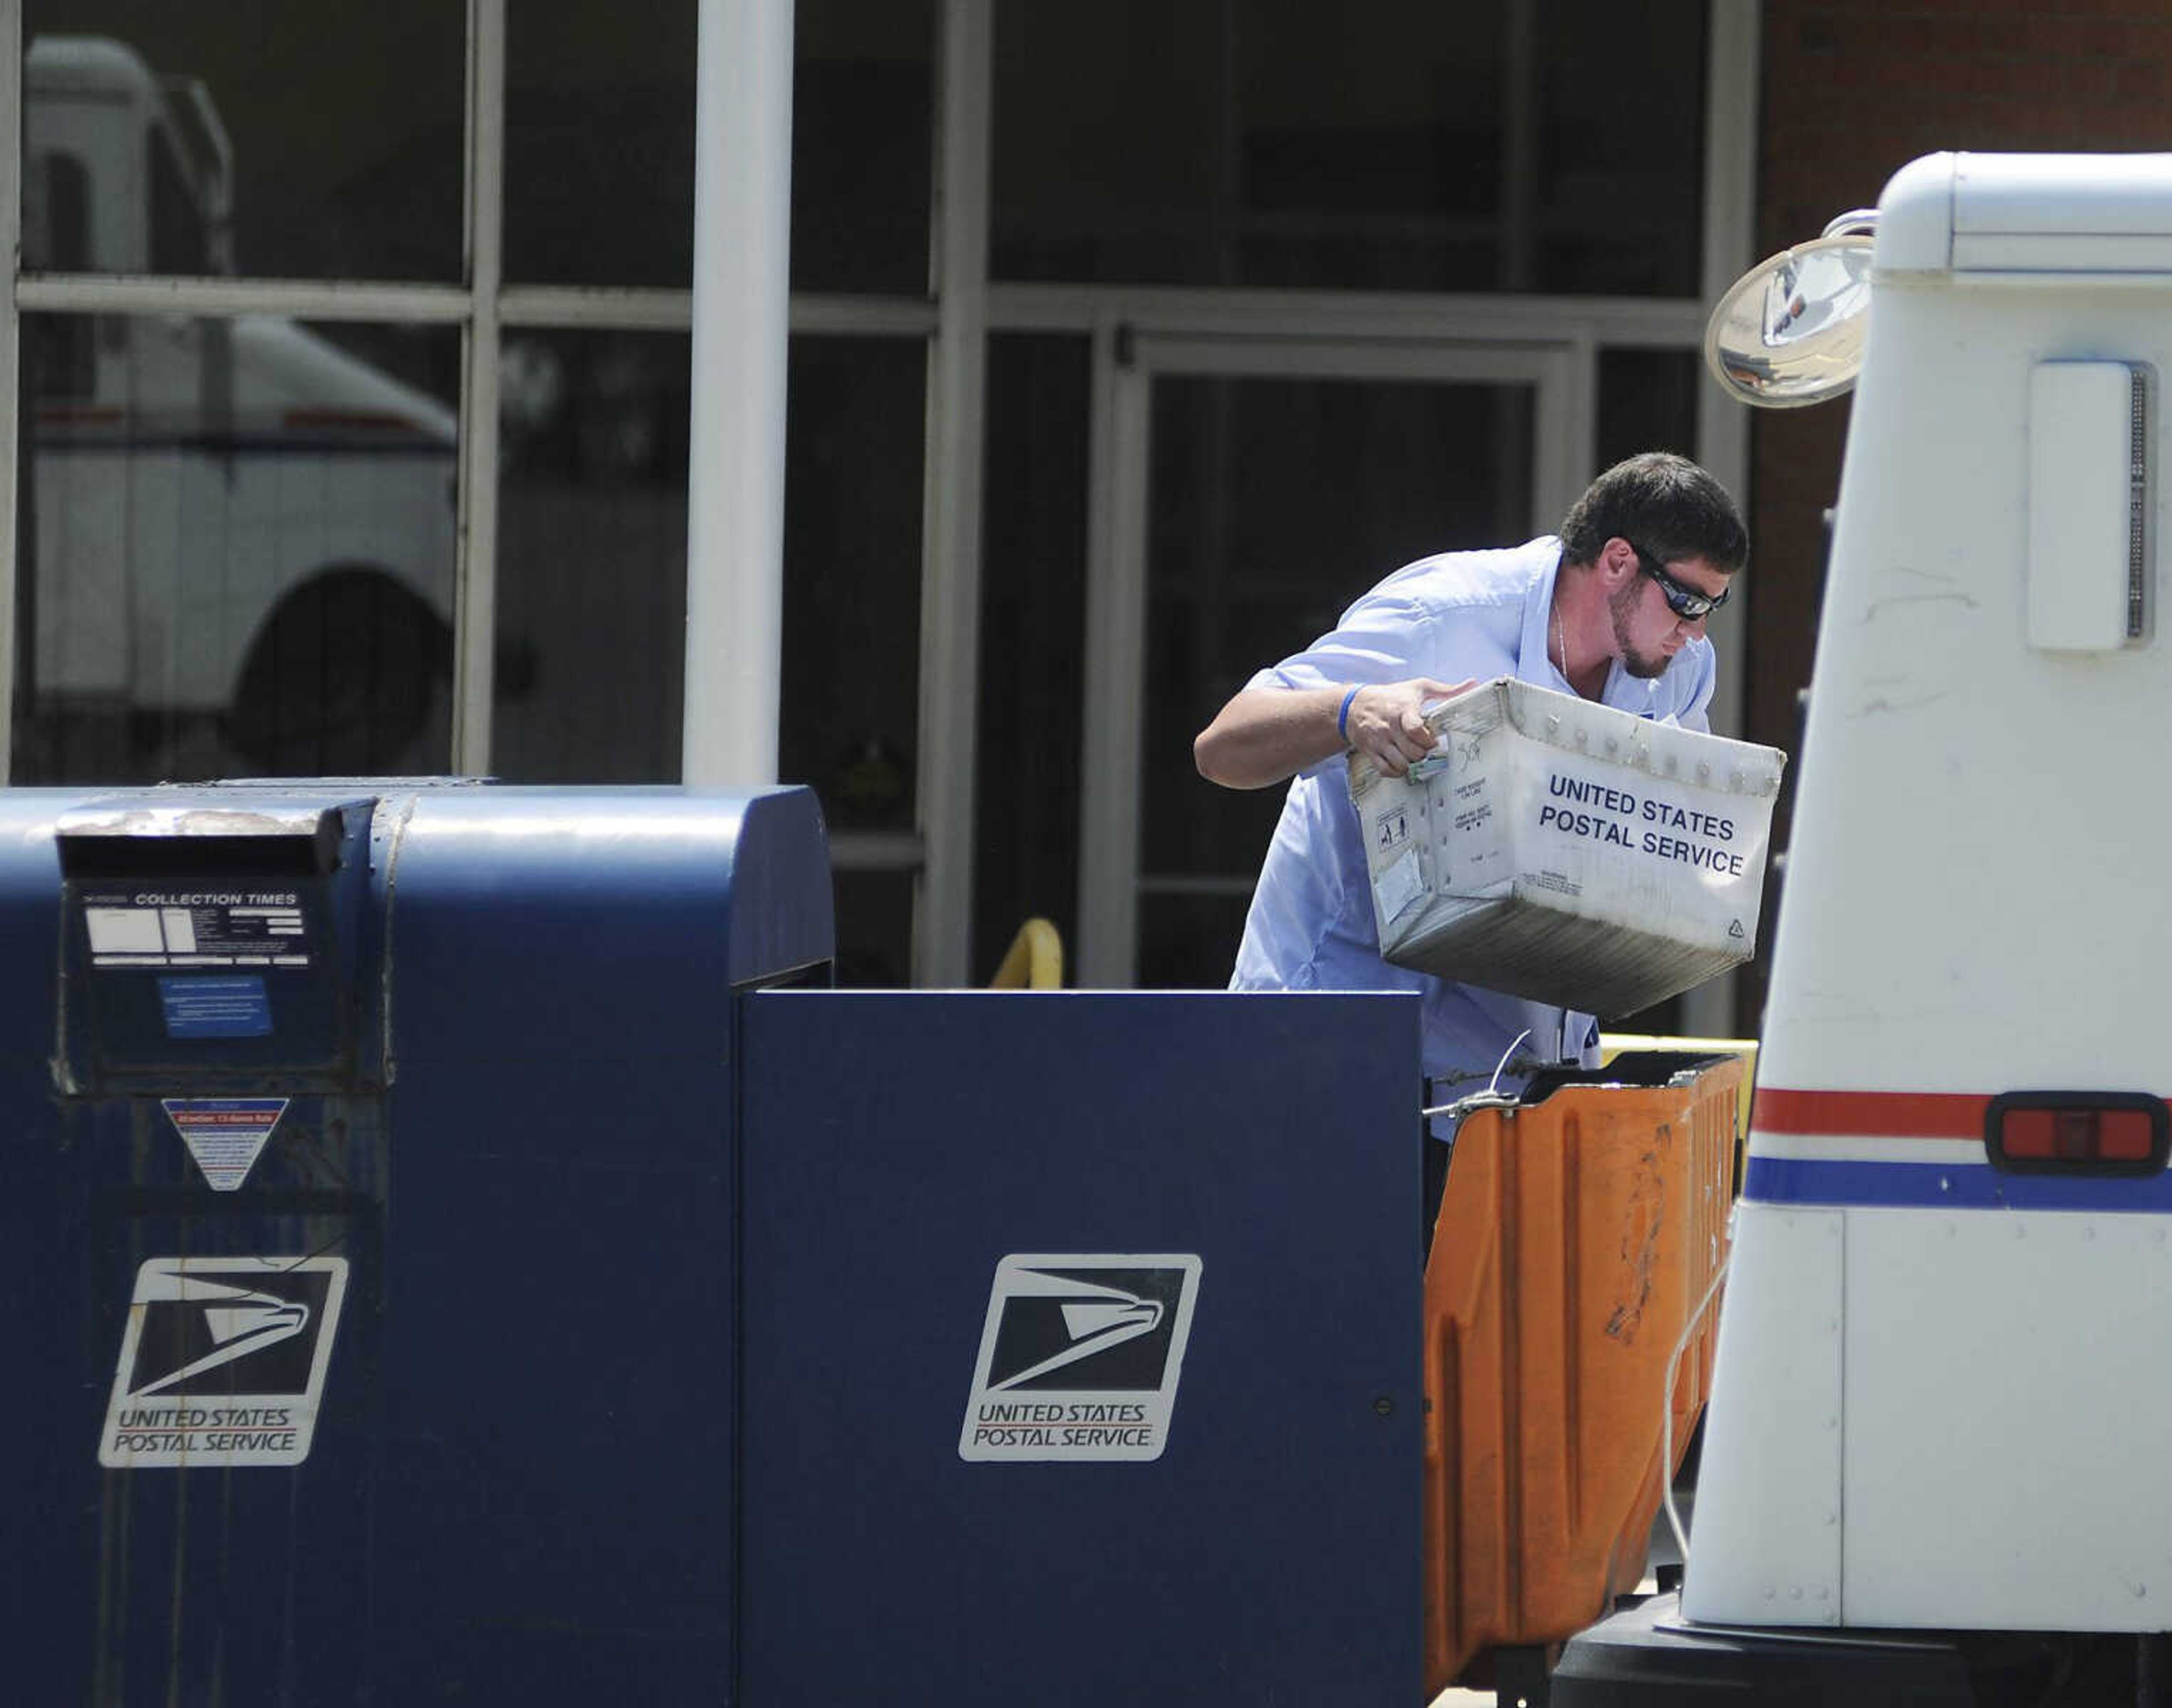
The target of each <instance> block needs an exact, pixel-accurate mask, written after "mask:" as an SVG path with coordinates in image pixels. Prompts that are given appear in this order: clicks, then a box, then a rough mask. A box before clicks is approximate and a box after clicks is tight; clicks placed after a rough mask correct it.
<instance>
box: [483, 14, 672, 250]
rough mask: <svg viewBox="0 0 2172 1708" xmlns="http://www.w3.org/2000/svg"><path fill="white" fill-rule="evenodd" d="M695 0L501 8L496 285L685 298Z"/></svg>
mask: <svg viewBox="0 0 2172 1708" xmlns="http://www.w3.org/2000/svg"><path fill="white" fill-rule="evenodd" d="M695 13H696V6H695V0H667V3H664V4H651V5H648V6H644V7H643V8H642V10H641V22H640V25H639V27H638V28H629V27H628V20H627V16H626V13H621V12H617V11H615V10H613V9H611V8H608V7H599V6H593V5H586V4H574V3H571V0H540V3H539V0H521V3H520V4H518V5H515V6H512V7H509V8H507V15H506V44H505V82H506V94H505V277H507V278H508V280H512V281H517V282H524V283H530V284H576V285H602V284H610V285H645V286H659V287H678V288H684V287H686V286H688V285H689V284H691V282H692V281H693V277H694V271H693V268H694V62H695V53H696V27H695Z"/></svg>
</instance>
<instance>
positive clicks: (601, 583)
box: [491, 330, 690, 783]
mask: <svg viewBox="0 0 2172 1708" xmlns="http://www.w3.org/2000/svg"><path fill="white" fill-rule="evenodd" d="M502 357H503V360H502V365H501V369H500V374H499V383H498V384H499V427H500V436H499V440H498V502H497V669H496V674H495V692H494V695H493V701H494V709H493V711H492V733H491V768H492V770H493V771H496V772H497V774H498V775H499V776H503V777H507V778H510V779H517V780H518V781H522V782H582V783H600V782H612V783H626V782H675V781H678V778H679V773H680V716H681V696H680V682H681V680H682V678H683V674H684V663H685V650H686V431H687V410H688V402H689V391H688V380H687V374H688V367H689V360H690V346H689V341H688V339H687V337H686V336H685V335H684V334H683V333H642V332H586V331H583V332H536V331H527V330H522V331H519V332H508V334H506V336H505V340H504V342H503V346H502Z"/></svg>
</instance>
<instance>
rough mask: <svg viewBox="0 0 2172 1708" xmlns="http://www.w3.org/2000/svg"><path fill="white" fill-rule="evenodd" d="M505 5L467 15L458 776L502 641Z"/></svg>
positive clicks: (485, 747) (470, 772)
mask: <svg viewBox="0 0 2172 1708" xmlns="http://www.w3.org/2000/svg"><path fill="white" fill-rule="evenodd" d="M505 11H506V5H505V0H472V3H471V4H470V8H469V13H468V30H469V35H468V137H469V146H468V183H467V274H468V277H467V285H468V321H467V325H466V328H465V341H464V345H463V348H462V352H461V353H462V356H463V357H464V359H465V366H466V370H467V372H466V376H465V380H464V382H463V384H461V387H460V562H459V565H458V567H457V568H458V585H457V588H456V591H455V594H454V619H453V639H454V646H455V647H457V648H458V649H459V657H458V658H457V659H456V660H455V661H454V696H453V733H452V758H453V769H454V771H458V772H460V773H463V774H465V775H466V776H484V775H486V774H487V773H488V771H490V769H491V758H490V755H491V720H492V713H493V712H494V711H495V709H496V700H495V695H496V687H495V684H494V681H493V676H492V671H493V667H494V663H495V661H496V658H497V371H498V350H497V293H498V286H499V284H500V282H502V276H503V234H504V226H505V193H504V190H505V24H506V18H505Z"/></svg>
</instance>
